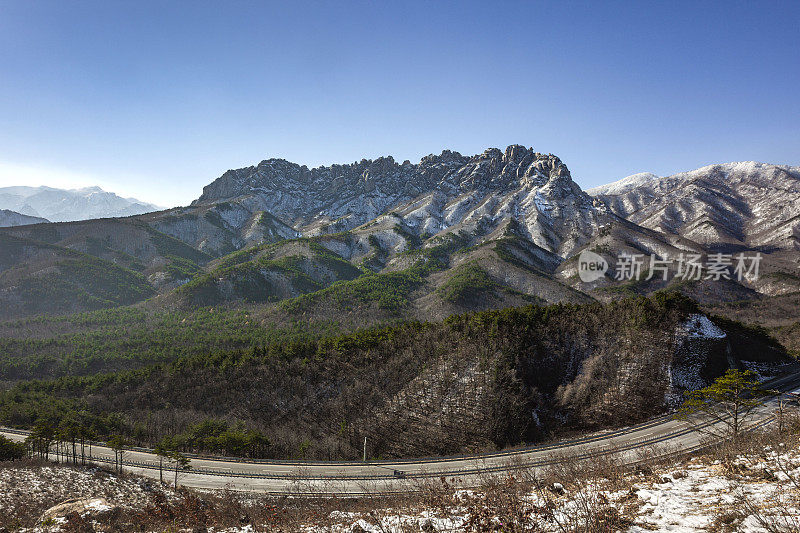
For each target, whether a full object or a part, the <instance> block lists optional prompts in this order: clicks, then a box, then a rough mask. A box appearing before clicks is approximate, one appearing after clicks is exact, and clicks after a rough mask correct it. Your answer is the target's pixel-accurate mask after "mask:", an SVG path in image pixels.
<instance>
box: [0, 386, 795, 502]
mask: <svg viewBox="0 0 800 533" xmlns="http://www.w3.org/2000/svg"><path fill="white" fill-rule="evenodd" d="M768 385H769V387H771V388H773V389H777V390H781V391H784V392H798V391H800V374H792V375H788V376H784V377H782V378H779V379H775V380H771V381H770V382H768ZM776 405H777V399H776V398H772V399H770V400H768V401H767V402H766V403H765V405H764V406H763V407H761V408H759V410H758V412H757V413H756V415H755V417H754V418H753V424H755V425H763V424H767V423H769V421H770V419H771V417H772V414H773V412H774V410H775V407H776ZM0 434H2V435H5V436H6V437H8V438H11V439H13V440H17V441H21V440H24V439H25V437H26V436H27V432H25V431H20V430H13V429H8V428H0ZM703 439H704V434H703V433H701V432H698V431H697V430H696V425H692V424H691V423H689V422H686V421H679V420H673V419H671V418H670V417H660V418H657V419H654V420H651V421H649V422H646V423H643V424H639V425H637V426H631V427H628V428H624V429H620V430H616V431H610V432H605V433H602V434H597V435H593V436H587V437H584V438H580V439H575V440H570V441H563V442H558V443H554V444H548V445H540V446H530V447H526V448H519V449H514V450H507V451H503V452H497V453H489V454H481V455H472V456H456V457H436V458H425V459H408V460H392V461H368V462H313V461H308V462H306V461H246V460H240V459H233V458H209V457H199V456H190V457H191V469H190V470H188V471H181V472H179V476H178V481H179V484H180V485H183V486H188V487H193V488H199V489H230V490H240V491H252V492H260V493H274V494H296V495H301V494H305V495H308V494H316V495H332V494H338V495H351V496H356V495H372V494H376V493H397V492H408V491H412V490H416V489H418V488H419V487H421V486H422V484H424V483H425V482H426V481H430V480H432V479H433V480H436V479H438V478H441V477H445V478H448V479H450V478H457V480H458V482H459V483H460V484H461V486H464V487H469V486H477V485H479V484H480V481H481V479H482V477H483V476H485V475H487V474H491V473H497V472H505V471H514V470H517V469H521V468H531V469H534V470H535V469H537V468H543V467H546V466H547V465H549V464H553V463H554V462H557V461H559V460H561V459H563V457H565V456H570V457H578V458H581V457H584V458H585V457H589V456H595V455H601V454H611V453H613V454H616V456H617V457H619V458H620V459H621V460H623V461H625V462H631V463H633V462H635V461H636V460H637V458H638V457H640V456H641V455H640V454H641V453H642V452H643V451H645V450H649V452H650V453H651V454H652V453H655V454H668V453H676V452H689V451H692V450H694V449H697V448H699V447H700V446H701V445H702V444H703ZM91 460H92V461H93V462H96V463H101V464H102V463H105V464H111V463H113V461H114V452H113V450H111V449H110V448H108V447H105V446H102V445H93V446H92V447H91ZM123 464H124V470H125V471H127V472H131V473H135V474H139V475H143V476H146V477H150V478H154V479H158V477H159V459H158V456H156V455H155V454H153V453H152V452H150V451H147V450H145V449H141V448H137V449H129V450H127V451H126V452H125V453H124V456H123ZM173 476H174V473H173V472H169V471H165V472H164V477H165V480H172V479H173Z"/></svg>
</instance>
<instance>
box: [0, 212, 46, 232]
mask: <svg viewBox="0 0 800 533" xmlns="http://www.w3.org/2000/svg"><path fill="white" fill-rule="evenodd" d="M44 222H50V221H49V220H47V219H45V218H39V217H30V216H28V215H23V214H22V213H17V212H16V211H9V210H8V209H0V228H7V227H9V226H24V225H26V224H42V223H44Z"/></svg>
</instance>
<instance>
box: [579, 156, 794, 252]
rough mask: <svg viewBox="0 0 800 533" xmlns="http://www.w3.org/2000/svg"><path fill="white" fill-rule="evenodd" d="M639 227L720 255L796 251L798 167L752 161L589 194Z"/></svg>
mask: <svg viewBox="0 0 800 533" xmlns="http://www.w3.org/2000/svg"><path fill="white" fill-rule="evenodd" d="M587 192H588V193H589V194H591V195H593V196H595V197H597V198H599V199H601V200H603V201H604V202H605V203H606V204H608V206H609V207H610V208H611V210H612V211H613V212H614V213H616V214H617V215H619V216H620V217H623V218H626V219H628V220H630V221H631V222H635V223H636V224H639V225H641V226H644V227H647V228H650V229H653V230H657V231H660V232H663V233H665V234H671V235H681V236H683V237H686V238H688V239H692V240H693V241H695V242H698V243H701V244H704V245H707V246H711V247H713V248H722V249H725V250H737V249H743V248H747V249H759V250H763V251H774V250H800V167H790V166H779V165H770V164H766V163H756V162H753V161H747V162H740V163H726V164H720V165H709V166H706V167H703V168H699V169H697V170H692V171H690V172H682V173H679V174H675V175H673V176H669V177H664V178H659V177H658V176H656V175H654V174H649V173H644V174H636V175H633V176H629V177H627V178H625V179H623V180H620V181H617V182H615V183H611V184H609V185H604V186H601V187H596V188H594V189H589V190H588V191H587Z"/></svg>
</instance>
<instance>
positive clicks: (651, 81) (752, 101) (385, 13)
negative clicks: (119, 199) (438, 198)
mask: <svg viewBox="0 0 800 533" xmlns="http://www.w3.org/2000/svg"><path fill="white" fill-rule="evenodd" d="M799 36H800V2H797V1H792V2H769V1H764V2H741V3H738V2H730V1H729V2H720V3H713V2H702V1H701V2H696V1H693V2H686V3H683V4H680V3H677V2H672V1H670V2H633V1H631V2H620V3H614V2H586V3H571V2H556V1H554V2H544V3H537V2H519V3H516V2H495V1H491V2H490V1H487V2H453V3H451V2H443V1H431V2H401V1H397V2H389V1H382V0H375V1H369V2H363V3H360V2H338V1H337V2H319V3H317V2H313V3H302V2H297V1H292V2H288V1H287V2H280V3H277V2H276V3H269V2H266V1H264V2H244V3H241V2H234V1H230V0H225V1H219V2H199V1H187V2H166V1H159V2H148V1H144V0H136V1H133V0H130V1H126V2H117V1H113V0H101V1H97V2H93V1H70V2H65V1H63V0H54V1H37V0H17V1H9V0H0V186H6V185H17V184H20V185H21V184H26V185H37V184H48V185H53V186H61V187H64V186H67V187H69V186H83V185H93V184H99V185H101V186H103V187H104V188H107V189H110V190H113V191H115V192H118V193H122V194H124V195H133V196H136V197H138V198H140V199H143V200H147V201H151V202H154V203H157V204H159V205H162V206H168V205H175V204H186V203H188V202H190V201H191V200H192V199H194V198H196V197H197V196H199V194H200V192H201V190H202V187H203V185H205V184H207V183H209V182H210V181H212V180H213V179H215V178H216V177H218V176H219V175H220V174H221V173H222V172H224V171H225V170H227V169H229V168H238V167H242V166H247V165H251V164H255V163H257V162H258V161H261V160H262V159H267V158H269V157H284V158H286V159H289V160H291V161H295V162H298V163H305V164H307V165H309V166H316V165H319V164H330V163H347V162H352V161H355V160H360V159H362V158H365V157H366V158H374V157H377V156H380V155H393V156H394V157H395V158H396V159H398V160H400V161H402V160H404V159H410V160H412V161H418V160H419V159H420V157H421V156H424V155H426V154H428V153H432V152H436V153H438V152H440V151H441V150H442V149H445V148H448V149H453V150H457V151H459V152H461V153H464V154H474V153H478V152H481V151H483V150H484V149H485V148H487V147H490V146H497V147H501V148H502V147H505V146H506V145H508V144H513V143H520V144H525V145H527V146H533V147H534V148H535V149H537V150H538V151H541V152H552V153H554V154H557V155H558V156H560V157H561V158H562V159H563V160H564V162H565V163H566V164H567V166H569V167H570V169H571V170H572V174H573V177H574V178H575V180H576V181H577V182H578V183H579V184H580V185H581V186H583V187H591V186H594V185H599V184H602V183H605V182H609V181H613V180H616V179H619V178H622V177H624V176H626V175H629V174H632V173H636V172H642V171H652V172H655V173H657V174H660V175H667V174H671V173H674V172H678V171H682V170H689V169H693V168H697V167H699V166H703V165H706V164H710V163H718V162H728V161H740V160H758V161H765V162H770V163H780V164H793V165H798V164H800V39H799V38H798V37H799Z"/></svg>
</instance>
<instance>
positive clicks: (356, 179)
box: [192, 145, 615, 256]
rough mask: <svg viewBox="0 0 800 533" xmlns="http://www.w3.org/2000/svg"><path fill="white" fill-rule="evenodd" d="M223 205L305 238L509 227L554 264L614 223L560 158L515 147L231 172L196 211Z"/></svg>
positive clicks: (277, 162)
mask: <svg viewBox="0 0 800 533" xmlns="http://www.w3.org/2000/svg"><path fill="white" fill-rule="evenodd" d="M219 204H225V205H226V206H231V205H236V206H238V207H240V208H243V209H244V210H245V211H247V212H250V213H255V212H259V211H266V212H268V213H270V214H271V215H273V216H275V217H276V218H278V219H280V220H281V221H282V222H283V223H285V224H286V225H288V226H291V227H292V228H294V229H295V230H296V231H298V232H300V233H302V234H303V235H306V236H313V235H320V234H324V233H334V232H341V231H348V230H353V229H355V228H358V227H359V226H362V225H364V224H366V223H369V222H373V221H374V222H376V223H377V224H378V225H381V224H383V225H386V226H392V225H399V226H401V227H402V228H403V230H404V231H407V232H409V233H410V234H412V235H414V236H416V237H422V238H424V237H426V236H432V235H437V234H442V233H456V232H459V231H462V232H468V233H470V234H472V235H474V236H483V235H488V234H490V233H492V232H493V231H495V230H496V229H498V228H500V227H501V226H503V225H504V224H506V223H507V222H508V221H509V220H512V219H513V220H516V221H518V222H520V224H521V226H522V231H523V232H524V233H525V234H526V235H527V236H528V237H529V239H530V240H531V242H533V243H534V244H536V245H537V246H539V247H541V248H543V249H544V250H547V251H548V252H551V253H555V254H556V255H560V256H566V255H568V254H569V253H570V252H572V251H574V250H575V249H576V248H577V247H579V246H580V245H581V244H582V243H583V242H585V241H586V240H587V239H588V238H589V236H590V235H592V234H593V233H594V232H596V231H597V229H598V228H599V227H600V226H601V225H602V224H604V223H607V222H609V221H610V220H611V219H613V218H615V217H613V215H611V214H610V213H609V211H608V210H607V209H606V207H605V206H604V205H603V204H602V203H601V202H594V201H593V199H592V198H591V197H589V196H588V195H586V194H585V193H583V191H581V190H580V187H578V185H577V184H576V183H575V182H573V181H572V178H571V176H570V173H569V170H568V169H567V167H566V165H564V163H562V162H561V160H560V159H559V158H558V157H556V156H554V155H552V154H542V153H539V152H535V151H534V150H533V149H532V148H525V147H524V146H520V145H512V146H509V147H508V148H506V149H505V151H502V150H499V149H497V148H490V149H488V150H486V151H484V152H483V153H482V154H478V155H474V156H471V157H466V156H462V155H461V154H459V153H457V152H451V151H449V150H445V151H443V152H442V153H441V154H440V155H429V156H426V157H424V158H423V159H422V160H421V161H420V162H419V163H418V164H411V163H410V162H408V161H405V162H404V163H402V164H398V163H397V162H395V160H394V159H393V158H392V157H381V158H379V159H376V160H367V159H365V160H362V161H361V162H357V163H352V164H349V165H332V166H329V167H317V168H314V169H308V167H306V166H301V165H298V164H296V163H290V162H288V161H285V160H282V159H269V160H266V161H262V162H261V163H259V164H258V165H257V166H254V167H247V168H243V169H238V170H229V171H228V172H226V173H224V174H223V175H222V176H221V177H220V178H218V179H217V180H215V181H214V182H212V183H211V184H210V185H208V186H206V187H205V188H204V189H203V194H202V196H200V198H198V199H197V200H196V201H195V202H193V204H192V205H193V206H196V207H200V206H214V205H219ZM243 218H244V217H239V220H240V221H242V222H244V219H243ZM228 222H229V224H231V225H232V226H236V225H237V222H236V221H231V220H228Z"/></svg>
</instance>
